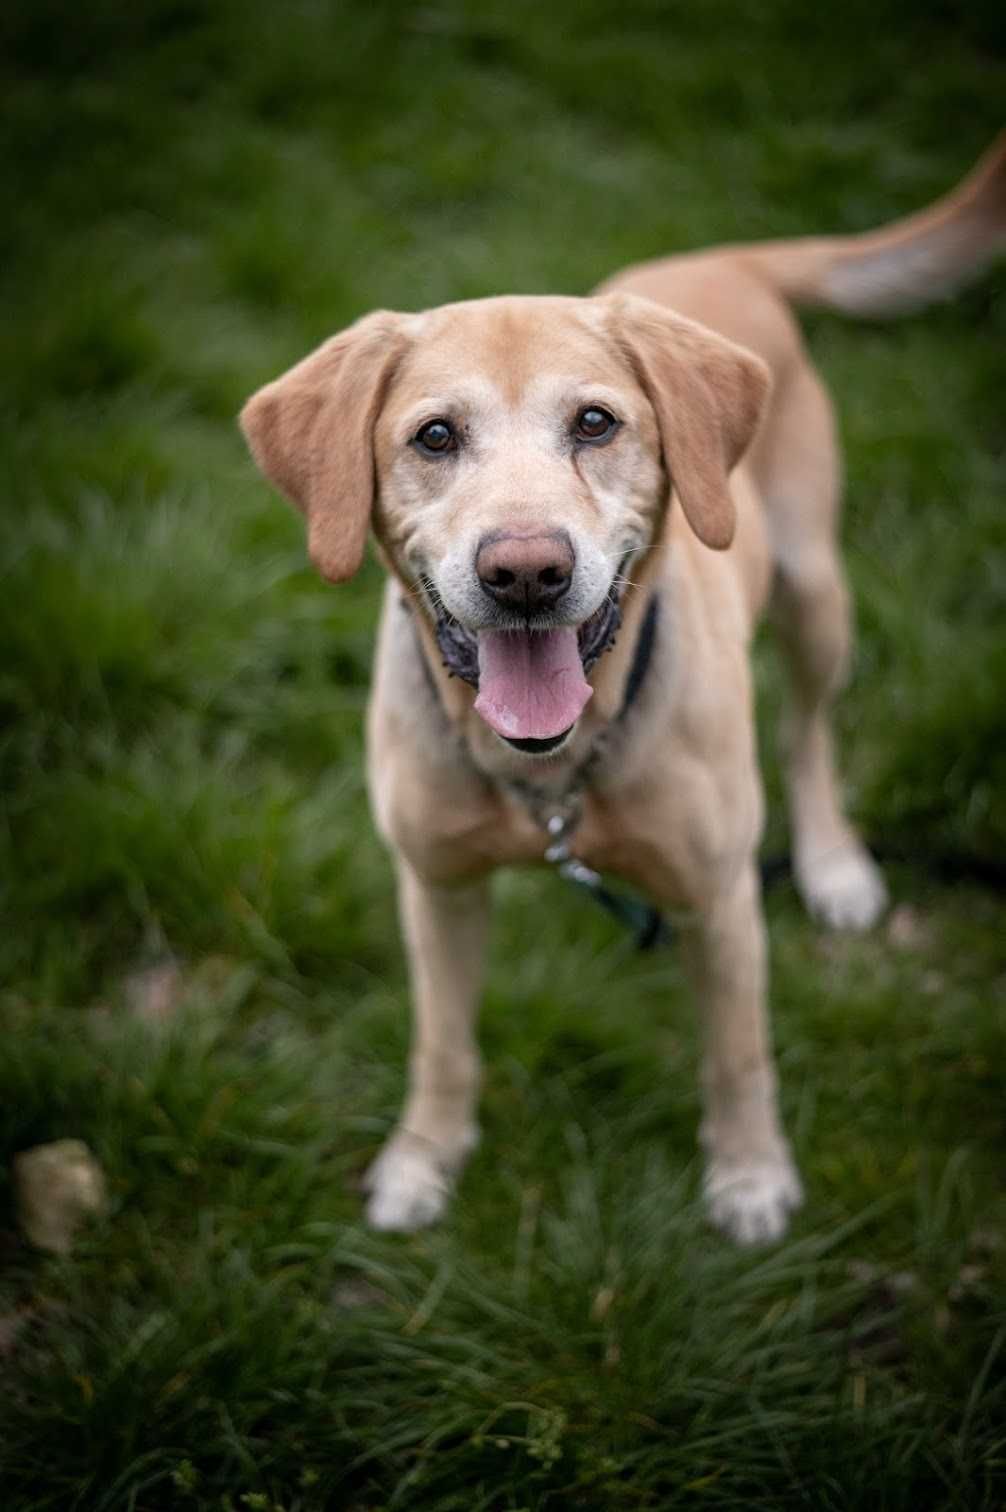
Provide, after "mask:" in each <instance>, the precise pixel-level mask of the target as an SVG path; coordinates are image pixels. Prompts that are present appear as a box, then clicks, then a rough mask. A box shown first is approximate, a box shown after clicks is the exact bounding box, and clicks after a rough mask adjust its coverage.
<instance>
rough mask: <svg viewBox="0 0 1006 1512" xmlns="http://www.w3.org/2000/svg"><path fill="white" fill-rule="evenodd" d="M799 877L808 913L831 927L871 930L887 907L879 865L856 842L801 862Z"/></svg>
mask: <svg viewBox="0 0 1006 1512" xmlns="http://www.w3.org/2000/svg"><path fill="white" fill-rule="evenodd" d="M796 880H797V886H798V888H799V889H800V895H801V897H802V898H803V901H804V903H805V904H806V907H807V911H808V913H810V914H811V915H812V916H813V917H814V918H815V919H819V920H820V922H821V923H822V924H825V925H827V927H828V928H829V929H856V930H860V929H869V928H870V927H871V925H873V924H876V922H877V920H878V919H879V918H880V916H881V914H882V913H883V912H884V910H885V909H886V907H887V902H888V898H887V886H886V884H885V882H884V878H883V875H882V873H881V871H880V868H879V867H878V865H877V863H876V862H875V861H874V860H873V858H872V856H871V855H870V854H869V852H868V851H867V850H866V849H865V847H863V846H862V845H859V844H858V843H856V842H853V843H852V844H850V845H846V846H843V847H842V848H841V849H840V850H834V851H828V852H827V853H825V854H823V855H818V856H816V857H814V858H813V859H812V860H805V861H803V862H802V863H801V862H798V863H797V868H796Z"/></svg>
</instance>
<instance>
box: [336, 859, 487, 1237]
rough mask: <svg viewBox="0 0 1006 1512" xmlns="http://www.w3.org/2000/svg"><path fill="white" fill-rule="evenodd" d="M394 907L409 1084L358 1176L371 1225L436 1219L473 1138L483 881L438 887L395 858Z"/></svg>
mask: <svg viewBox="0 0 1006 1512" xmlns="http://www.w3.org/2000/svg"><path fill="white" fill-rule="evenodd" d="M398 877H399V906H400V910H401V916H402V925H403V928H404V931H405V939H406V945H407V948H408V954H409V967H410V975H411V978H412V994H413V1004H414V1025H413V1040H412V1051H411V1054H410V1057H409V1090H408V1095H407V1097H406V1100H405V1106H404V1108H403V1110H402V1116H401V1119H400V1121H399V1124H398V1127H397V1128H396V1130H395V1131H394V1133H393V1134H392V1135H391V1137H390V1138H389V1139H388V1141H387V1143H386V1144H385V1146H384V1148H383V1150H382V1151H381V1153H380V1154H379V1155H378V1157H377V1159H376V1160H375V1161H374V1163H373V1165H372V1166H371V1167H370V1170H369V1171H368V1172H367V1175H366V1177H365V1179H364V1184H365V1186H366V1187H367V1189H368V1190H369V1193H370V1197H369V1201H368V1203H367V1221H368V1222H369V1223H370V1224H371V1225H372V1227H374V1228H379V1229H398V1230H409V1229H416V1228H422V1227H424V1226H425V1225H426V1224H430V1223H435V1222H436V1221H437V1219H438V1218H440V1216H441V1215H442V1213H443V1211H444V1209H445V1207H446V1206H447V1201H448V1198H449V1196H450V1190H451V1184H452V1181H453V1179H454V1177H455V1176H456V1175H457V1173H458V1172H459V1171H460V1169H461V1167H462V1165H463V1164H464V1161H465V1157H466V1156H467V1155H468V1153H469V1152H470V1151H471V1149H472V1148H473V1147H474V1146H475V1144H476V1143H477V1141H478V1127H477V1124H476V1121H475V1119H476V1114H475V1105H476V1100H477V1097H478V1090H479V1055H478V1048H477V1046H476V1043H475V1016H476V1011H477V1007H478V998H479V994H480V991H481V987H482V975H483V966H484V961H485V953H486V944H487V937H488V924H489V889H488V884H487V883H485V882H480V883H476V884H473V885H468V886H455V887H443V886H439V885H435V884H432V883H429V882H426V881H425V880H423V879H422V878H420V877H419V876H418V875H417V874H416V872H415V871H413V869H412V868H411V867H410V866H409V864H408V862H407V861H405V860H404V859H403V858H401V857H399V860H398Z"/></svg>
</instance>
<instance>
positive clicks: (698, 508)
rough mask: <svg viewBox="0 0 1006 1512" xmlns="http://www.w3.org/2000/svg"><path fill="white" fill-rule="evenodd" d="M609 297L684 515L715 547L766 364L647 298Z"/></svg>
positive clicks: (729, 529) (763, 392) (759, 402)
mask: <svg viewBox="0 0 1006 1512" xmlns="http://www.w3.org/2000/svg"><path fill="white" fill-rule="evenodd" d="M609 297H610V298H611V302H612V306H613V314H614V330H615V332H616V335H617V337H618V339H619V341H620V342H621V345H622V348H623V350H624V351H626V353H627V354H628V356H629V359H630V361H631V362H632V364H633V367H634V368H635V370H636V375H637V377H638V378H639V381H640V383H641V384H642V386H643V388H644V390H645V391H646V395H647V397H648V399H649V401H650V403H651V404H652V406H653V412H654V414H655V415H656V418H657V425H658V428H659V430H660V444H661V448H662V450H663V453H664V465H665V467H666V469H667V472H668V475H669V477H670V481H671V484H672V485H673V488H674V491H675V492H676V493H677V495H678V498H679V499H680V500H681V505H682V508H683V509H684V511H685V518H686V519H687V520H688V523H689V525H690V526H691V527H692V529H693V530H694V532H695V534H696V535H697V536H698V538H699V540H700V541H703V542H704V543H705V544H706V545H707V546H711V547H713V548H714V549H715V550H717V551H722V550H723V549H724V547H726V546H729V545H730V542H731V541H732V540H733V535H734V527H735V525H736V523H737V516H736V511H735V509H734V503H733V499H732V498H731V497H730V488H729V485H728V482H727V480H728V478H729V475H730V473H731V472H732V470H733V469H734V467H736V465H737V463H738V462H739V461H740V459H741V457H742V456H743V455H744V453H745V451H746V450H747V448H748V446H749V445H750V444H751V441H752V440H753V439H754V434H755V431H756V430H757V429H758V422H759V420H760V419H761V415H762V411H763V409H764V406H765V401H766V399H767V398H768V393H769V389H770V387H771V377H770V374H769V370H768V368H767V366H766V365H765V363H764V362H762V360H761V358H760V357H756V356H755V355H754V353H753V352H749V351H747V350H746V349H745V348H744V347H740V346H735V344H734V343H733V342H732V341H728V340H727V339H726V337H724V336H718V335H717V334H716V333H715V332H714V331H709V330H707V329H706V328H705V326H701V325H699V324H697V322H695V321H693V320H686V319H685V317H684V316H683V315H676V314H674V312H673V311H671V310H666V309H664V307H663V306H662V305H658V304H655V303H653V302H652V301H651V300H649V299H641V298H639V297H638V296H636V295H631V294H621V295H619V294H616V295H612V296H609Z"/></svg>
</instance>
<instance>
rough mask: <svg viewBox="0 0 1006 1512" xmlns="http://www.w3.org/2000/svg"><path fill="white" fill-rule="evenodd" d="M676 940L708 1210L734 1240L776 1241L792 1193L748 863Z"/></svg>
mask: <svg viewBox="0 0 1006 1512" xmlns="http://www.w3.org/2000/svg"><path fill="white" fill-rule="evenodd" d="M685 941H686V948H687V957H688V961H689V966H690V969H691V973H692V976H693V978H694V981H695V986H696V989H697V992H698V996H699V1003H700V1008H701V1013H702V1020H703V1033H704V1049H703V1070H702V1080H703V1097H704V1107H703V1118H702V1127H701V1131H700V1139H701V1141H702V1145H703V1147H704V1150H705V1179H704V1191H705V1199H706V1205H707V1208H708V1211H709V1216H710V1219H711V1220H712V1222H713V1223H714V1224H716V1226H717V1227H718V1228H720V1229H722V1230H723V1231H724V1232H725V1233H727V1234H729V1235H730V1237H731V1238H733V1239H736V1240H737V1241H738V1242H739V1243H741V1244H755V1243H758V1242H759V1241H763V1240H769V1239H777V1238H778V1237H779V1235H780V1234H782V1233H783V1231H784V1230H785V1228H786V1223H787V1219H788V1215H789V1212H790V1210H791V1209H792V1208H795V1207H798V1206H799V1204H800V1201H801V1197H802V1193H801V1189H800V1179H799V1177H798V1175H797V1173H796V1169H795V1167H794V1165H793V1160H792V1156H791V1155H790V1150H789V1144H788V1143H787V1140H786V1138H785V1135H784V1134H783V1132H782V1129H781V1127H780V1124H779V1115H778V1111H777V1107H776V1077H775V1067H774V1064H773V1059H772V1049H771V1043H770V1033H769V1025H768V1016H767V1011H766V1005H765V988H766V940H765V925H764V920H763V918H762V908H761V890H760V885H759V881H758V875H757V872H756V870H755V867H754V865H753V864H748V865H747V866H745V867H744V869H743V871H742V872H741V874H740V875H739V876H738V877H737V878H736V879H735V880H733V881H732V882H731V884H730V886H729V887H728V888H727V889H726V890H725V891H724V892H723V893H721V894H720V895H719V896H717V897H716V898H715V899H714V900H713V901H712V902H711V903H710V904H709V905H708V906H707V907H706V908H704V909H703V910H702V911H701V912H700V913H699V914H698V915H697V917H696V918H695V920H694V923H693V925H692V926H691V927H690V928H689V929H688V930H687V931H686V932H685Z"/></svg>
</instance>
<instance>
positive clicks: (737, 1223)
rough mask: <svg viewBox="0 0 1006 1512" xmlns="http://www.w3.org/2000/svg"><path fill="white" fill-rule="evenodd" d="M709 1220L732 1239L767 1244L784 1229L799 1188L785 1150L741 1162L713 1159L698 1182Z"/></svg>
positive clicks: (799, 1194)
mask: <svg viewBox="0 0 1006 1512" xmlns="http://www.w3.org/2000/svg"><path fill="white" fill-rule="evenodd" d="M704 1195H705V1200H706V1211H707V1213H708V1215H709V1221H710V1223H712V1224H714V1225H715V1227H716V1228H718V1229H720V1230H722V1232H723V1233H724V1234H726V1235H727V1237H728V1238H730V1239H733V1240H735V1241H736V1243H738V1244H767V1243H769V1242H770V1241H771V1240H773V1239H779V1238H781V1237H782V1235H783V1234H784V1233H785V1232H786V1227H787V1224H788V1223H789V1215H790V1213H791V1212H793V1211H794V1209H796V1208H798V1207H799V1206H800V1204H801V1202H802V1201H803V1188H802V1187H801V1185H800V1178H799V1176H798V1175H797V1173H796V1168H795V1167H794V1165H793V1162H792V1160H790V1158H789V1156H788V1155H787V1154H785V1153H784V1154H780V1155H778V1156H775V1157H773V1158H771V1159H766V1160H751V1161H744V1162H739V1161H738V1162H729V1163H728V1162H726V1161H717V1160H713V1161H711V1162H710V1163H709V1165H708V1167H707V1169H706V1175H705V1182H704Z"/></svg>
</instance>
